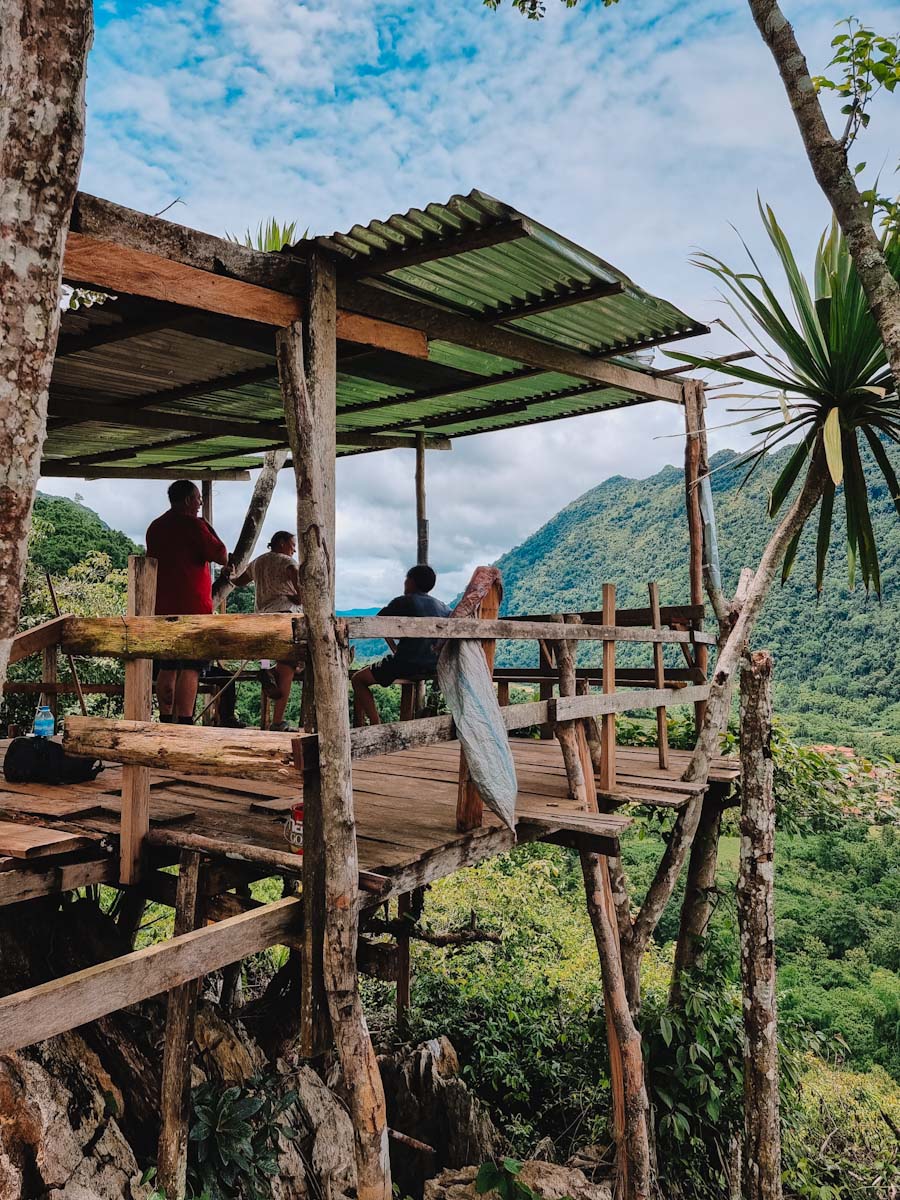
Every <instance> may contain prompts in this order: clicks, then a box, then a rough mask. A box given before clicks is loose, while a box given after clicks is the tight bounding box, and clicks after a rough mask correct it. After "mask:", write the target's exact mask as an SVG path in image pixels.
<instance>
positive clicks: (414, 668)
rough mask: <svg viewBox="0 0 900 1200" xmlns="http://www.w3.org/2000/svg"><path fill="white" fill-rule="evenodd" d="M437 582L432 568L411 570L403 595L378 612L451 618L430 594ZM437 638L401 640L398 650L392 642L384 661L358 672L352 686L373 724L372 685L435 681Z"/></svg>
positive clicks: (374, 710) (446, 608) (375, 723)
mask: <svg viewBox="0 0 900 1200" xmlns="http://www.w3.org/2000/svg"><path fill="white" fill-rule="evenodd" d="M436 582H437V576H436V575H435V573H434V571H432V569H431V567H427V566H424V565H422V564H420V565H419V566H417V567H410V569H409V571H408V572H407V575H406V580H405V582H404V584H403V595H402V596H395V597H394V599H393V600H392V601H391V602H390V604H387V605H385V607H384V608H382V609H381V611H380V612H379V614H378V615H379V616H380V617H449V616H450V609H449V608H448V607H447V605H446V604H444V602H443V601H442V600H436V599H435V598H434V596H430V595H429V594H428V593H429V592H430V591H431V589H432V588H433V587H434V585H435V583H436ZM434 641H435V639H434V638H400V640H399V642H398V643H397V646H396V649H395V648H394V645H393V643H392V642H388V645H389V646H390V647H391V649H392V650H393V653H392V654H388V655H387V656H386V657H385V658H383V659H382V660H381V662H378V663H374V664H373V665H372V666H371V667H363V669H362V670H361V671H356V672H355V673H354V674H353V675H352V676H351V680H350V682H351V683H352V684H353V694H354V696H355V698H356V700H357V702H358V704H359V707H360V709H361V710H362V712H363V714H364V716H365V717H367V718H368V720H369V723H370V724H371V725H378V724H379V717H378V709H377V708H376V707H375V699H374V697H373V695H372V692H371V687H372V684H373V683H377V684H378V685H379V687H389V686H390V685H391V684H392V683H395V682H396V681H397V680H398V679H408V680H411V681H413V682H418V681H420V680H422V679H433V678H434V674H435V671H436V669H437V654H436V652H435V649H434Z"/></svg>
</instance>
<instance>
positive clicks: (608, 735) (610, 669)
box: [600, 583, 616, 792]
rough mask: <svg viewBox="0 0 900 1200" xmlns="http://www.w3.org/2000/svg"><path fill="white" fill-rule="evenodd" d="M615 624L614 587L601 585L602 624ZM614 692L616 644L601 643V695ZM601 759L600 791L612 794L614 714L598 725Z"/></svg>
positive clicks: (602, 719)
mask: <svg viewBox="0 0 900 1200" xmlns="http://www.w3.org/2000/svg"><path fill="white" fill-rule="evenodd" d="M615 623H616V585H615V584H614V583H604V585H603V624H604V625H615ZM615 690H616V643H615V642H604V643H603V694H604V695H605V696H609V695H611V694H612V693H613V692H614V691H615ZM600 737H601V757H600V790H601V791H603V792H612V791H615V788H616V717H615V713H604V714H603V716H602V718H601V723H600Z"/></svg>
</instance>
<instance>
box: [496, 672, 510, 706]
mask: <svg viewBox="0 0 900 1200" xmlns="http://www.w3.org/2000/svg"><path fill="white" fill-rule="evenodd" d="M497 703H498V704H499V705H500V707H501V708H505V707H506V705H507V704H509V680H508V679H501V680H500V682H499V683H498V684H497Z"/></svg>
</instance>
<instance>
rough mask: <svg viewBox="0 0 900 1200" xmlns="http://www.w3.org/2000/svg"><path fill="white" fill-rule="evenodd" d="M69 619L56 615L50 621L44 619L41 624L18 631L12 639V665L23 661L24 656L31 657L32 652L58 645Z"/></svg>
mask: <svg viewBox="0 0 900 1200" xmlns="http://www.w3.org/2000/svg"><path fill="white" fill-rule="evenodd" d="M67 620H68V618H67V617H54V618H53V619H52V620H50V621H43V622H42V623H41V624H40V625H35V626H34V627H33V628H31V629H25V630H23V631H22V633H17V634H16V635H15V637H14V638H13V640H12V648H11V650H10V652H9V663H10V666H12V664H13V663H17V662H21V661H22V659H23V658H29V657H30V656H31V655H32V654H39V653H40V652H41V651H42V650H46V649H47V647H48V646H58V645H59V643H60V641H61V640H62V636H63V631H64V629H65V627H66V621H67Z"/></svg>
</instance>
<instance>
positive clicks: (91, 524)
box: [29, 492, 141, 575]
mask: <svg viewBox="0 0 900 1200" xmlns="http://www.w3.org/2000/svg"><path fill="white" fill-rule="evenodd" d="M34 526H35V528H36V529H37V530H41V531H43V536H39V537H35V536H34V535H33V534H32V537H31V543H30V546H29V555H30V558H31V561H32V562H33V563H34V565H35V566H36V567H38V568H40V570H41V571H49V572H50V574H51V575H61V574H64V573H65V572H66V571H67V570H68V569H69V567H74V566H75V564H76V563H79V562H82V561H83V560H84V559H85V558H87V556H88V555H89V554H94V553H100V554H108V555H109V558H110V561H111V563H112V565H113V567H116V568H122V567H125V566H127V564H128V555H129V554H140V553H141V547H140V546H136V545H135V544H134V542H133V541H132V540H131V538H129V537H126V535H125V534H124V533H119V531H118V530H117V529H110V527H109V526H108V525H107V524H106V522H105V521H101V519H100V518H99V517H98V516H97V514H96V513H95V512H94V511H93V509H90V508H85V506H84V505H83V504H79V503H77V502H76V501H75V500H68V499H66V497H64V496H45V495H44V494H43V493H41V492H38V494H37V496H36V497H35V501H34Z"/></svg>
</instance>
